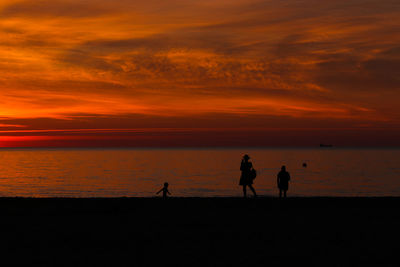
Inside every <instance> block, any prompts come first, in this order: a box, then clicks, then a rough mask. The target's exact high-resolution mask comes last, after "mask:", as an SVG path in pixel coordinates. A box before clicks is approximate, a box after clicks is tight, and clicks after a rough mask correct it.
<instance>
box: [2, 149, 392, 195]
mask: <svg viewBox="0 0 400 267" xmlns="http://www.w3.org/2000/svg"><path fill="white" fill-rule="evenodd" d="M244 154H248V155H249V156H250V158H251V159H250V161H252V162H253V166H254V167H255V169H256V170H257V177H256V179H255V181H254V187H255V189H256V190H257V193H258V194H259V195H265V196H276V195H277V193H278V190H277V185H276V175H277V173H278V172H279V170H280V168H281V166H282V165H285V166H286V168H287V170H288V171H289V173H290V175H291V181H290V185H289V191H288V195H289V196H400V149H377V148H374V149H370V148H354V149H351V148H258V149H256V148H234V149H233V148H232V149H217V148H210V149H102V148H99V149H71V148H65V149H1V150H0V196H3V197H17V196H18V197H124V196H126V197H153V196H155V193H156V192H157V191H158V190H159V189H161V188H162V186H163V184H164V182H168V183H169V184H170V186H169V191H170V192H171V193H172V196H176V197H213V196H241V195H242V188H241V187H240V186H239V178H240V170H239V168H240V162H241V159H242V157H243V155H244ZM303 163H306V164H307V167H303ZM249 193H250V194H251V192H249Z"/></svg>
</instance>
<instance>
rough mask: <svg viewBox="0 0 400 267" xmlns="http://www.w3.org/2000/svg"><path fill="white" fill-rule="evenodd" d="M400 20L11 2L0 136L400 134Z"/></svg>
mask: <svg viewBox="0 0 400 267" xmlns="http://www.w3.org/2000/svg"><path fill="white" fill-rule="evenodd" d="M360 7H362V8H360ZM399 13H400V7H399V4H398V3H397V1H392V0H384V1H380V0H379V1H378V0H373V1H368V2H365V1H361V0H350V1H348V0H347V1H345V0H338V1H333V0H332V1H317V0H302V1H294V0H293V1H292V0H289V1H285V2H284V3H283V2H281V1H264V0H252V1H244V0H234V1H223V0H221V1H211V0H206V1H194V0H193V1H192V0H190V1H184V2H182V1H177V0H168V1H163V2H161V3H160V2H159V1H155V0H154V1H153V0H150V1H145V2H143V1H135V0H121V1H117V2H113V3H111V2H110V1H106V0H88V1H78V0H76V1H75V0H74V1H66V0H52V1H50V0H38V1H27V0H14V1H13V0H6V1H2V2H1V3H0V17H1V18H2V19H1V20H0V39H1V40H2V41H1V42H0V71H1V73H2V75H1V77H0V116H1V119H0V120H1V121H0V123H1V124H0V127H2V128H4V127H5V128H7V127H8V128H10V129H11V128H13V127H14V128H15V127H19V126H25V127H26V128H28V129H30V130H38V128H37V127H39V124H38V122H39V121H41V122H43V123H44V121H46V124H40V129H47V130H52V129H55V128H57V129H59V128H64V129H67V128H81V126H82V121H83V120H84V121H86V123H88V124H90V127H92V128H105V127H106V128H108V127H109V125H116V124H118V125H116V126H118V127H119V128H120V127H121V123H118V122H115V120H117V121H123V122H124V123H125V126H126V128H129V129H131V128H132V127H139V128H140V127H145V128H146V127H149V126H156V127H164V128H171V127H176V128H184V127H189V126H190V127H192V126H193V124H196V125H194V126H199V125H201V127H203V128H207V129H208V128H212V127H217V128H218V127H222V126H221V125H223V127H222V128H224V127H225V129H226V131H229V130H228V129H229V128H236V127H237V125H244V124H247V123H248V122H252V123H254V122H255V121H257V122H256V124H257V125H258V126H259V127H261V128H265V127H268V126H270V127H281V128H287V127H294V128H298V127H297V124H298V123H299V124H301V125H303V126H304V127H305V128H309V127H310V126H311V125H313V126H319V127H327V125H326V120H330V121H331V125H335V126H337V129H343V128H348V127H358V125H369V127H370V128H374V127H388V128H393V127H394V128H395V127H397V126H398V125H399V122H400V116H399V114H400V113H399V109H398V105H397V103H398V101H399V100H400V94H399V93H398V92H399V90H398V89H400V80H399V77H400V73H399V70H400V47H399V45H398V44H399V43H400V37H399V35H398V34H397V31H398V24H399ZM105 118H109V119H108V120H107V124H108V125H107V124H106V122H105V121H106V119H105ZM116 118H118V119H116ZM226 118H229V119H226ZM113 120H114V121H113ZM217 120H219V122H217ZM145 121H146V122H145ZM8 123H9V124H8ZM63 126H64V127H63ZM122 126H123V125H122ZM201 127H196V128H201ZM118 138H120V137H118ZM343 138H346V137H343ZM377 138H378V137H377Z"/></svg>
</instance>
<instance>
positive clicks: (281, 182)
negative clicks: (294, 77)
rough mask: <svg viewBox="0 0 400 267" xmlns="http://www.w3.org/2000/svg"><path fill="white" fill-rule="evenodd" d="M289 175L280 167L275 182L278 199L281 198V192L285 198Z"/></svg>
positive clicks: (284, 168)
mask: <svg viewBox="0 0 400 267" xmlns="http://www.w3.org/2000/svg"><path fill="white" fill-rule="evenodd" d="M289 181H290V174H289V173H288V172H287V171H286V167H285V166H282V168H281V171H280V172H279V173H278V177H277V182H278V188H279V198H281V197H282V191H283V194H284V197H286V191H288V189H289Z"/></svg>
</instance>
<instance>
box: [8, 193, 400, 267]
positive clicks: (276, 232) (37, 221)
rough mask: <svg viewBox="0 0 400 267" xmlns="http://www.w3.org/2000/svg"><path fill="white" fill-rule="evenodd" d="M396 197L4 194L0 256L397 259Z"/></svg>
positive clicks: (40, 260)
mask: <svg viewBox="0 0 400 267" xmlns="http://www.w3.org/2000/svg"><path fill="white" fill-rule="evenodd" d="M399 204H400V198H288V199H286V200H279V199H277V198H259V199H241V198H170V199H168V200H166V201H163V200H162V199H160V198H116V199H107V198H106V199H97V198H96V199H95V198H93V199H63V198H60V199H46V198H44V199H29V198H2V199H0V210H1V212H2V213H1V214H2V215H1V220H0V223H1V244H2V248H1V251H2V252H3V253H2V254H3V256H2V261H3V262H8V263H10V264H18V265H19V264H24V265H32V266H165V265H167V266H278V265H289V264H290V265H293V264H296V265H297V264H300V263H303V264H307V265H308V266H395V265H397V262H398V257H397V253H398V249H397V243H398V240H399V237H400V230H399V223H400V214H399V213H398V206H399Z"/></svg>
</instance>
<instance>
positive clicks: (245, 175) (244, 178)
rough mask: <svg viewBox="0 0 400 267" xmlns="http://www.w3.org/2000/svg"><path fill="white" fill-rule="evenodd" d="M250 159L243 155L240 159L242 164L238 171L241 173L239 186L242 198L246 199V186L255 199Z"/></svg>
mask: <svg viewBox="0 0 400 267" xmlns="http://www.w3.org/2000/svg"><path fill="white" fill-rule="evenodd" d="M249 159H250V157H249V156H248V155H244V156H243V159H242V163H241V164H240V170H241V171H242V175H241V176H240V181H239V185H241V186H243V196H244V197H246V186H248V187H249V188H250V190H251V191H252V192H253V194H254V197H257V194H256V190H254V188H253V186H252V184H253V179H254V178H255V177H253V175H252V173H255V171H254V169H253V164H252V163H251V162H250V161H249Z"/></svg>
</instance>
